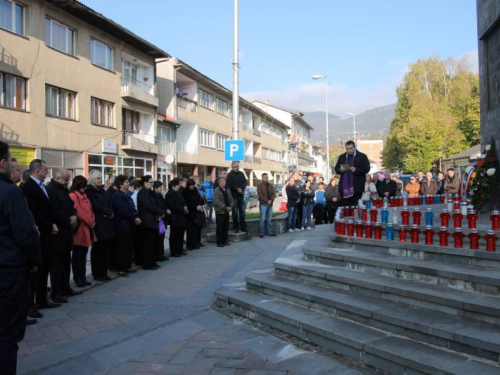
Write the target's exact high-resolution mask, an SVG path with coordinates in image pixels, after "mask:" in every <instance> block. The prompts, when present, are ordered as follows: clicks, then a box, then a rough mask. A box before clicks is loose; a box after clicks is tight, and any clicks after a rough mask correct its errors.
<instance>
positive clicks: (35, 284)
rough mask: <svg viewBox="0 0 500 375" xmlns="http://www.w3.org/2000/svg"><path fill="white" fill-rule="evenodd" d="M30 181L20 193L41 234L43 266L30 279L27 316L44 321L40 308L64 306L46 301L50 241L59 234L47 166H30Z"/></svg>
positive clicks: (33, 163) (42, 163)
mask: <svg viewBox="0 0 500 375" xmlns="http://www.w3.org/2000/svg"><path fill="white" fill-rule="evenodd" d="M29 170H30V173H31V174H30V178H29V179H28V180H27V181H26V183H25V184H23V186H22V188H21V190H22V191H23V193H24V196H25V197H26V200H27V201H28V207H29V209H30V211H31V213H32V214H33V217H34V218H35V224H36V226H37V227H38V230H39V232H40V250H41V263H40V268H39V269H38V271H37V272H36V273H35V274H34V275H33V277H32V279H31V298H32V307H31V309H30V311H29V313H28V315H29V316H30V317H31V318H41V317H43V315H42V313H40V311H38V309H37V306H36V304H37V305H38V307H39V308H54V307H59V306H61V304H59V303H53V302H51V301H49V300H48V299H47V279H48V277H49V271H50V266H51V260H52V256H51V253H50V241H51V239H52V237H53V236H54V235H56V234H57V233H58V232H59V229H58V228H57V225H56V224H55V221H54V215H53V212H52V206H51V205H50V200H49V194H48V192H47V189H46V188H45V184H44V181H45V177H46V176H47V173H48V168H47V163H45V161H43V160H41V159H34V160H32V161H31V163H30V165H29ZM35 301H36V304H35Z"/></svg>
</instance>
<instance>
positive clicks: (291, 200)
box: [286, 185, 300, 207]
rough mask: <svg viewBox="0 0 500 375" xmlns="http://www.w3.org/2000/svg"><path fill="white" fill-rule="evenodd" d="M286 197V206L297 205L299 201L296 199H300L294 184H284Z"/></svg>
mask: <svg viewBox="0 0 500 375" xmlns="http://www.w3.org/2000/svg"><path fill="white" fill-rule="evenodd" d="M286 197H287V199H288V202H287V203H286V205H287V207H297V203H299V202H298V201H299V200H300V194H299V192H298V191H297V188H296V187H295V186H294V185H292V186H290V185H287V186H286Z"/></svg>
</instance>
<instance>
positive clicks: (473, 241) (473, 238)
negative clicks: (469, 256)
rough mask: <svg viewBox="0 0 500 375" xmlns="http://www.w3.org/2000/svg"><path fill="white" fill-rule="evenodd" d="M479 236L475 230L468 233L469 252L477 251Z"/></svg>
mask: <svg viewBox="0 0 500 375" xmlns="http://www.w3.org/2000/svg"><path fill="white" fill-rule="evenodd" d="M480 238H481V236H480V235H479V233H478V232H477V229H471V231H470V233H469V240H470V249H471V250H477V249H479V239H480Z"/></svg>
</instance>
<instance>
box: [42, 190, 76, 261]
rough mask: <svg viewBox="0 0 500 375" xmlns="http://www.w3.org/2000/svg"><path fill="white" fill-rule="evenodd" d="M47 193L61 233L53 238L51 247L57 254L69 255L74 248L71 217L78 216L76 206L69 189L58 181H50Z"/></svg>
mask: <svg viewBox="0 0 500 375" xmlns="http://www.w3.org/2000/svg"><path fill="white" fill-rule="evenodd" d="M47 192H48V193H49V198H50V204H51V206H52V210H53V212H54V220H55V222H56V225H57V228H58V229H59V232H58V233H57V234H56V235H54V236H52V240H51V242H50V247H51V249H52V250H53V251H54V253H55V254H64V253H68V252H70V251H71V249H72V246H73V227H72V226H71V220H70V216H76V210H75V205H74V203H73V201H72V200H71V198H70V197H69V191H68V188H67V187H66V186H64V185H63V184H60V183H59V182H57V181H54V180H52V181H50V183H49V184H48V185H47Z"/></svg>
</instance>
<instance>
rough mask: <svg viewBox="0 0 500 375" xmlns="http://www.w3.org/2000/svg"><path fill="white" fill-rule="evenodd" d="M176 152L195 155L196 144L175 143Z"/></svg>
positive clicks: (196, 152)
mask: <svg viewBox="0 0 500 375" xmlns="http://www.w3.org/2000/svg"><path fill="white" fill-rule="evenodd" d="M176 147H177V152H179V153H183V154H190V155H197V154H198V145H197V144H196V143H181V142H177V143H176Z"/></svg>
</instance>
